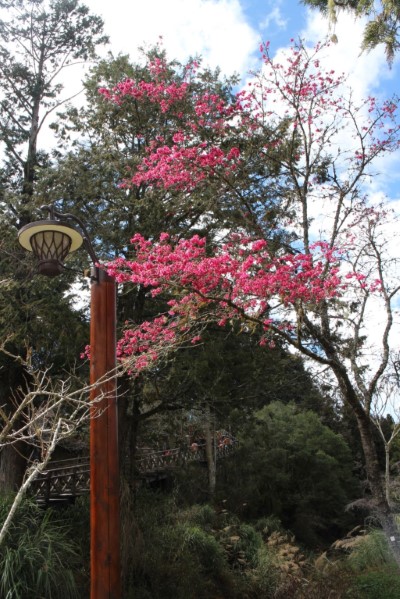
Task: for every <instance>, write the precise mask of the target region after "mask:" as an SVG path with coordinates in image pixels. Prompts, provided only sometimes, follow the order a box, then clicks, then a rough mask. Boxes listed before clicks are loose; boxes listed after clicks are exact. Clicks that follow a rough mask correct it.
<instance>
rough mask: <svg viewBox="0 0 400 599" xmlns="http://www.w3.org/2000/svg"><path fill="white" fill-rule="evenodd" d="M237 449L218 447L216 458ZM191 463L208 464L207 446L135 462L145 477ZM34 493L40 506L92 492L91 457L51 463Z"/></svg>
mask: <svg viewBox="0 0 400 599" xmlns="http://www.w3.org/2000/svg"><path fill="white" fill-rule="evenodd" d="M235 449H236V443H235V442H231V443H230V444H229V445H221V446H218V447H217V448H215V457H216V459H217V460H220V459H223V458H225V457H227V456H229V455H231V454H232V452H233V451H235ZM189 462H203V463H205V462H206V454H205V447H204V445H196V446H195V447H193V446H192V447H191V448H185V449H178V448H175V449H166V450H163V451H149V452H146V453H142V454H140V453H139V454H138V455H137V457H136V459H135V464H136V468H137V472H138V476H139V477H143V478H147V477H151V476H152V475H156V474H160V473H167V472H168V470H171V469H174V468H182V467H184V466H185V465H186V464H187V463H189ZM31 491H32V494H33V495H34V496H36V498H37V500H38V501H39V502H41V503H49V502H50V501H67V500H68V499H71V498H74V497H78V496H80V495H84V494H86V493H89V491H90V462H89V458H88V457H82V458H72V459H69V460H60V461H57V462H51V463H50V465H49V467H48V468H47V470H45V471H44V472H42V474H40V475H39V476H38V477H37V478H36V479H35V480H34V481H33V483H32V486H31Z"/></svg>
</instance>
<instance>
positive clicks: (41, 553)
mask: <svg viewBox="0 0 400 599" xmlns="http://www.w3.org/2000/svg"><path fill="white" fill-rule="evenodd" d="M10 503H11V500H10V499H9V498H4V497H2V498H1V499H0V521H1V522H4V519H5V517H6V515H7V513H8V510H9V506H10ZM81 561H82V560H81V555H80V551H79V547H78V545H77V543H76V542H75V540H73V539H72V538H71V534H70V529H69V527H68V525H66V524H65V522H63V521H62V520H61V518H60V516H59V515H58V514H56V513H55V512H53V511H52V510H46V511H43V510H41V509H40V508H39V507H38V506H37V504H36V503H35V502H33V501H31V500H26V501H25V502H24V503H23V504H22V506H21V507H20V508H19V510H18V512H17V514H16V516H15V518H14V519H13V521H12V522H11V526H10V528H9V530H8V533H7V536H6V539H5V541H4V543H3V545H2V546H1V547H0V591H1V597H2V598H3V599H27V597H29V598H30V597H46V599H52V598H54V599H55V598H56V599H72V598H75V597H79V596H80V595H79V594H78V589H77V584H76V580H75V572H76V571H78V570H79V568H80V564H81Z"/></svg>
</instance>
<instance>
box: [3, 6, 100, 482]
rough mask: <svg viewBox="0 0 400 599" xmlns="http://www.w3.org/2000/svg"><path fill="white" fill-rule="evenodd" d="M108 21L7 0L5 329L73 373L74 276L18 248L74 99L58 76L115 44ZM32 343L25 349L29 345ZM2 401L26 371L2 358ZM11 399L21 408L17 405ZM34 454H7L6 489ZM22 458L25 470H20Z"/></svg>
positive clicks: (77, 322)
mask: <svg viewBox="0 0 400 599" xmlns="http://www.w3.org/2000/svg"><path fill="white" fill-rule="evenodd" d="M102 28H103V23H102V20H101V19H100V18H99V17H96V16H92V15H90V14H89V11H88V9H87V7H86V6H84V5H82V4H80V2H79V0H49V2H47V1H45V0H10V1H4V2H1V3H0V36H1V44H0V98H1V100H0V107H1V109H0V147H1V149H2V152H3V159H2V165H1V186H0V217H1V221H0V238H1V247H0V250H1V262H0V280H1V287H0V326H1V330H2V336H3V339H2V340H3V341H4V340H6V339H9V349H10V350H11V351H12V352H13V353H14V354H16V355H21V352H23V351H26V346H30V350H31V351H32V352H33V355H34V359H35V361H36V362H35V363H36V364H37V365H44V364H48V365H53V368H54V373H56V372H57V370H58V371H59V372H60V371H61V370H62V371H63V372H64V374H65V372H66V371H68V368H69V367H70V366H72V365H73V363H74V362H75V361H76V359H77V357H78V355H79V350H78V348H77V346H76V341H77V340H79V339H81V340H82V343H83V338H84V337H83V335H84V333H83V327H85V326H86V324H85V322H84V317H83V315H82V314H79V313H78V312H75V311H74V310H73V309H72V303H73V297H72V294H71V293H70V292H69V287H70V284H71V282H72V280H73V277H72V276H71V274H70V276H69V277H68V276H67V277H66V278H64V279H62V278H60V279H58V280H53V281H48V280H43V279H40V280H39V278H38V277H36V276H35V274H34V268H33V262H32V260H31V259H29V257H27V256H26V255H25V253H24V252H23V251H22V250H21V249H18V242H17V230H18V228H19V227H21V226H23V225H25V224H26V223H28V222H29V221H31V220H34V219H35V216H36V215H37V214H38V213H37V210H36V209H35V206H37V205H38V203H39V202H40V203H41V201H40V198H36V196H35V184H36V180H37V176H38V171H39V170H40V169H42V168H44V167H46V166H48V164H49V156H48V154H47V153H46V152H44V151H43V150H41V149H40V146H39V136H40V134H41V132H42V131H43V127H44V124H45V123H46V122H47V121H48V120H49V117H50V115H52V114H53V112H54V110H55V109H56V108H57V107H59V106H60V105H61V104H62V103H63V102H64V101H65V100H66V98H65V97H63V95H62V91H63V85H62V83H60V81H59V79H58V77H59V75H60V73H62V72H63V70H64V69H65V68H67V67H69V66H72V65H73V64H75V63H76V62H84V61H87V60H92V59H94V57H95V50H96V47H97V46H98V45H99V44H102V43H104V42H105V41H106V38H105V37H104V36H103V33H102ZM24 347H25V349H24ZM0 361H1V365H2V368H1V374H0V389H1V403H2V405H3V406H4V405H7V409H11V410H12V409H13V408H12V401H11V400H12V393H13V388H15V387H16V386H18V385H19V384H20V383H21V380H22V377H23V376H24V373H23V372H22V370H21V368H20V367H19V366H18V365H17V364H15V363H12V362H11V361H10V359H9V358H7V357H4V356H1V357H0ZM10 402H11V403H10ZM23 457H24V450H22V449H21V448H20V449H19V452H17V451H15V450H14V449H12V448H4V449H3V450H2V452H1V454H0V480H1V483H2V486H3V487H4V488H6V489H11V488H14V487H15V485H16V484H18V481H19V480H20V478H21V475H22V472H23V467H24V460H23V459H21V458H23ZM17 462H18V464H17Z"/></svg>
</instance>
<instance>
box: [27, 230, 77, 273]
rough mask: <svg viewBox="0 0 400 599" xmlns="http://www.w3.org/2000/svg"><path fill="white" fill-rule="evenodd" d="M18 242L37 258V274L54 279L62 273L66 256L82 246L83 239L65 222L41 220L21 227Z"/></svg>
mask: <svg viewBox="0 0 400 599" xmlns="http://www.w3.org/2000/svg"><path fill="white" fill-rule="evenodd" d="M18 241H19V243H20V244H21V245H22V247H23V248H25V249H26V250H28V251H29V252H33V253H34V254H35V256H36V257H37V258H38V260H39V272H40V273H41V274H43V275H46V276H48V277H54V276H56V275H58V274H60V273H61V272H62V269H63V265H62V263H63V262H64V260H65V258H66V257H67V256H68V254H69V253H70V252H74V251H75V250H77V249H78V248H79V247H80V246H81V245H82V243H83V237H82V235H81V233H80V232H79V231H78V230H77V229H75V228H74V227H72V226H71V225H70V224H69V223H67V222H63V221H58V220H41V221H36V222H34V223H29V224H28V225H25V227H22V229H21V230H20V231H19V233H18Z"/></svg>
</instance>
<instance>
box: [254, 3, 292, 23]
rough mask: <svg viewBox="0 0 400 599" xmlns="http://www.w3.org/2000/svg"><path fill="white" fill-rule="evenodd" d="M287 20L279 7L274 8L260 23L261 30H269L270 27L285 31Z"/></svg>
mask: <svg viewBox="0 0 400 599" xmlns="http://www.w3.org/2000/svg"><path fill="white" fill-rule="evenodd" d="M287 22H288V21H287V19H285V18H284V17H283V15H282V11H281V9H280V7H279V6H275V8H274V9H273V10H272V11H271V12H270V13H269V14H268V15H267V16H266V17H265V19H264V20H263V21H261V23H260V28H261V29H269V28H270V27H271V25H273V26H275V27H278V29H286V26H287Z"/></svg>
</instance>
